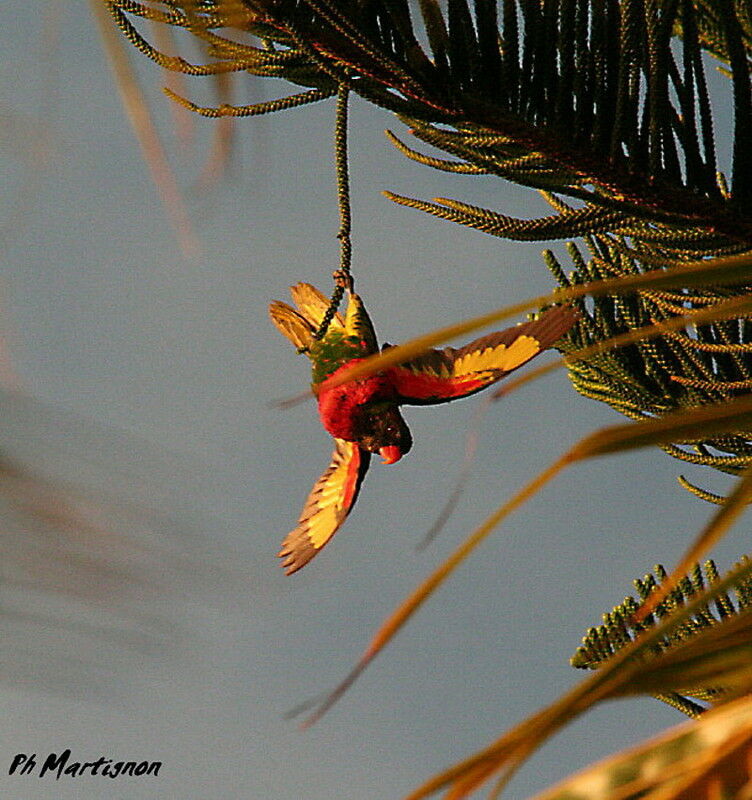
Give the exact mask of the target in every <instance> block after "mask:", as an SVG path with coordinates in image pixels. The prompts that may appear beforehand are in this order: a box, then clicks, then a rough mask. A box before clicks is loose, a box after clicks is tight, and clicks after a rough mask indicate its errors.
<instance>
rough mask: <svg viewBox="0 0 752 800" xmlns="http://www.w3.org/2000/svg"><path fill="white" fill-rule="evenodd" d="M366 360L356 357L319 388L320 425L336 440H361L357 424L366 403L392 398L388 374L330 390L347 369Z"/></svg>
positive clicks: (373, 376)
mask: <svg viewBox="0 0 752 800" xmlns="http://www.w3.org/2000/svg"><path fill="white" fill-rule="evenodd" d="M359 361H363V359H362V358H354V359H352V360H350V361H348V362H347V363H346V364H343V365H342V366H341V367H340V368H339V369H338V370H336V372H333V373H332V374H331V375H330V376H329V378H327V379H326V380H325V381H324V382H323V383H322V384H321V386H320V387H319V392H318V396H319V416H320V417H321V423H322V425H323V426H324V428H326V430H327V431H328V432H329V433H331V435H332V436H334V437H335V439H344V440H345V441H348V442H356V441H358V434H359V431H358V423H359V417H360V413H361V410H362V408H363V406H364V405H365V404H366V403H371V402H374V401H378V400H386V399H389V398H391V397H392V396H393V394H394V390H393V388H392V385H391V382H390V381H389V379H388V378H387V377H386V376H385V375H369V376H367V377H365V378H362V379H361V380H357V381H351V382H348V383H343V384H341V385H340V386H335V387H334V388H333V389H328V388H327V384H328V383H329V382H330V381H331V380H332V379H333V378H334V377H335V376H336V375H338V374H339V373H340V372H341V371H342V370H343V369H345V368H346V367H350V366H352V365H353V364H357V363H358V362H359Z"/></svg>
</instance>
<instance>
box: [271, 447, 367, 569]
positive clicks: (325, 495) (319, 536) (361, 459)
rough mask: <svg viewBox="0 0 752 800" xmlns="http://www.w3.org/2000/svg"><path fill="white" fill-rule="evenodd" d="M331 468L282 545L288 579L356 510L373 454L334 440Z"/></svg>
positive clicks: (316, 487)
mask: <svg viewBox="0 0 752 800" xmlns="http://www.w3.org/2000/svg"><path fill="white" fill-rule="evenodd" d="M334 441H335V448H334V452H333V453H332V461H331V464H329V466H328V467H327V468H326V470H325V471H324V474H323V475H322V476H321V477H320V478H319V479H318V480H317V481H316V483H315V484H314V486H313V489H312V490H311V493H310V494H309V495H308V499H307V500H306V502H305V505H304V506H303V511H302V512H301V514H300V518H299V520H298V524H297V526H296V527H295V528H294V529H293V530H292V531H290V533H288V534H287V536H286V537H285V539H284V541H283V542H282V549H281V550H280V552H279V557H280V558H283V559H284V561H283V562H282V566H283V567H284V568H285V571H286V573H287V574H288V575H292V573H293V572H297V571H298V570H299V569H300V568H301V567H303V566H305V565H306V564H307V563H308V562H309V561H310V560H311V559H312V558H313V557H314V556H315V555H316V553H318V552H319V550H321V548H322V547H323V546H324V545H325V544H326V543H327V542H328V541H329V540H330V539H331V538H332V536H334V534H335V533H336V532H337V530H338V529H339V527H340V526H341V525H342V523H343V522H344V521H345V519H346V518H347V515H348V514H349V513H350V509H351V508H352V507H353V504H354V503H355V500H356V499H357V496H358V491H359V490H360V485H361V483H362V482H363V478H364V477H365V474H366V471H367V470H368V464H369V462H370V459H371V456H370V453H367V452H365V451H363V450H361V449H360V448H359V447H358V445H357V444H354V443H353V442H346V441H344V440H343V439H335V440H334Z"/></svg>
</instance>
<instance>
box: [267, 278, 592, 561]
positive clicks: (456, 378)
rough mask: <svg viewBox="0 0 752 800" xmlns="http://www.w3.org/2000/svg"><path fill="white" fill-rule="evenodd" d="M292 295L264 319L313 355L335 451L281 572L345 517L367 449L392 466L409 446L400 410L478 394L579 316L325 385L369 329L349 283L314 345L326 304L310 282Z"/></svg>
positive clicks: (548, 317)
mask: <svg viewBox="0 0 752 800" xmlns="http://www.w3.org/2000/svg"><path fill="white" fill-rule="evenodd" d="M290 293H291V294H292V299H293V301H294V302H295V304H296V305H297V307H298V310H297V311H296V310H295V309H294V308H292V307H291V306H289V305H287V303H282V302H280V301H274V302H273V303H271V305H270V306H269V315H270V316H271V319H272V322H273V323H274V324H275V325H276V326H277V328H278V329H279V330H280V332H281V333H282V334H284V335H285V336H286V337H287V338H288V339H289V340H290V341H291V342H292V343H293V344H294V345H295V347H297V348H298V349H299V350H303V351H304V352H306V354H307V355H308V357H309V358H310V359H311V363H312V368H313V377H312V389H313V393H314V395H316V397H317V399H318V406H319V416H320V417H321V422H322V423H323V425H324V428H326V430H327V431H328V432H329V433H330V434H331V435H332V436H333V437H334V453H333V454H332V461H331V464H330V465H329V466H328V467H327V469H326V471H325V472H324V474H323V475H322V476H321V477H320V478H319V479H318V481H316V483H315V484H314V486H313V489H312V491H311V493H310V494H309V495H308V499H307V500H306V502H305V505H304V506H303V511H302V513H301V515H300V518H299V520H298V524H297V526H296V527H295V528H294V529H293V530H292V531H291V532H290V533H288V534H287V536H286V537H285V539H284V541H283V542H282V549H281V551H280V553H279V556H280V558H283V559H284V561H283V562H282V566H283V567H284V568H285V570H286V572H287V574H288V575H291V574H292V573H293V572H297V571H298V570H299V569H300V568H301V567H303V566H305V565H306V564H307V563H308V562H309V561H310V560H311V559H312V558H313V557H314V556H315V555H316V553H318V552H319V550H321V548H322V547H323V546H324V545H325V544H326V543H327V542H328V541H329V539H331V538H332V536H333V535H334V534H335V533H336V531H337V530H338V528H339V527H340V526H341V525H342V523H343V522H344V521H345V519H346V517H347V515H348V514H349V513H350V510H351V509H352V507H353V505H354V503H355V501H356V499H357V497H358V492H359V491H360V486H361V484H362V483H363V478H365V475H366V472H367V471H368V466H369V463H370V461H371V453H379V454H380V455H381V457H382V459H383V463H385V464H393V463H394V462H395V461H399V459H400V458H402V456H403V455H405V453H407V452H408V451H409V450H410V448H411V447H412V436H411V435H410V429H409V428H408V427H407V423H406V422H405V420H404V419H403V417H402V414H401V413H400V410H399V406H400V405H403V404H410V405H435V404H438V403H447V402H450V401H451V400H456V399H457V398H460V397H467V396H468V395H471V394H475V392H479V391H480V390H481V389H485V388H486V387H487V386H490V385H491V384H493V383H496V382H497V381H499V380H501V379H502V378H503V377H505V376H506V375H508V374H509V373H510V372H512V371H513V370H515V369H517V367H520V366H522V365H523V364H525V363H526V362H527V361H530V359H531V358H533V357H535V356H536V355H538V353H540V352H542V351H543V350H545V349H546V348H547V347H550V346H551V345H552V344H553V343H554V342H556V341H557V340H558V339H560V338H561V337H562V336H563V335H564V334H565V333H566V332H567V331H568V330H569V329H570V328H571V327H572V325H574V323H575V322H576V320H577V319H578V315H577V313H576V312H575V311H574V310H573V309H572V308H570V307H569V306H555V307H553V308H550V309H548V310H547V311H545V312H543V313H542V314H541V315H540V316H539V318H538V319H536V320H534V321H532V322H525V323H522V324H521V325H517V326H515V327H512V328H507V329H506V330H504V331H499V332H497V333H490V334H488V335H487V336H481V337H480V338H479V339H475V340H474V341H472V342H470V344H467V345H465V346H464V347H461V348H460V349H458V350H456V349H454V348H452V347H445V348H444V349H443V350H429V351H428V352H427V353H424V354H423V355H420V356H418V357H417V358H413V359H411V360H409V361H405V362H404V363H402V364H399V365H397V366H394V367H390V368H388V369H385V370H383V371H381V372H378V373H376V374H374V375H368V376H366V377H363V378H360V379H359V380H356V381H350V382H347V383H344V384H341V385H340V386H335V387H333V388H329V387H328V383H330V382H331V381H330V380H329V379H330V378H333V377H334V376H335V375H337V374H338V373H339V372H341V371H342V370H343V369H344V368H345V367H348V366H350V365H352V364H354V363H356V362H358V361H361V360H362V359H364V358H366V357H367V356H370V355H372V354H373V353H377V352H378V350H379V346H378V343H377V340H376V333H375V331H374V328H373V324H372V323H371V320H370V318H369V316H368V313H367V312H366V309H365V306H364V305H363V301H362V300H361V299H360V297H359V296H358V295H357V294H355V292H353V291H352V283H351V282H350V283H349V289H348V295H349V302H348V306H347V313H346V315H345V318H344V319H343V318H342V316H341V314H335V315H334V317H333V318H332V321H331V323H330V324H329V327H328V328H327V330H326V333H325V334H324V336H323V337H322V338H321V340H316V339H315V338H314V333H315V332H316V331H317V330H318V328H319V326H320V325H321V321H322V319H323V317H324V314H325V313H326V311H327V308H328V307H329V300H328V298H326V297H325V296H324V295H323V294H321V292H319V291H318V290H317V289H315V288H314V287H313V286H311V285H310V284H308V283H298V284H296V285H295V286H292V287H290ZM388 347H391V345H388V344H385V345H384V349H387V348H388Z"/></svg>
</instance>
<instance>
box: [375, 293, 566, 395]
mask: <svg viewBox="0 0 752 800" xmlns="http://www.w3.org/2000/svg"><path fill="white" fill-rule="evenodd" d="M577 319H578V314H577V312H576V311H574V309H572V308H570V307H569V306H556V307H554V308H551V309H549V310H548V311H545V312H544V313H543V314H542V315H541V316H540V317H539V318H538V319H536V320H533V321H532V322H524V323H523V324H521V325H515V326H514V327H512V328H507V329H506V330H503V331H498V332H497V333H490V334H488V335H487V336H481V337H480V338H479V339H475V340H474V341H472V342H470V344H466V345H465V346H464V347H461V348H460V349H458V350H456V349H455V348H453V347H445V348H444V349H443V350H429V351H428V352H427V353H425V354H423V355H422V356H418V357H417V358H414V359H412V360H410V361H406V362H405V363H404V364H400V365H399V366H397V367H392V368H391V369H390V370H388V373H389V376H390V378H391V380H392V383H393V385H394V387H395V389H396V390H397V394H398V395H399V397H400V400H399V402H401V403H412V404H414V405H431V404H434V403H446V402H449V401H450V400H454V399H456V398H458V397H467V396H468V395H470V394H474V393H475V392H479V391H480V390H481V389H484V388H485V387H486V386H490V385H491V384H492V383H495V382H496V381H498V380H501V378H503V377H504V376H505V375H508V374H509V373H510V372H512V371H513V370H515V369H517V368H518V367H521V366H522V365H523V364H525V363H527V362H528V361H530V359H531V358H534V357H535V356H536V355H538V353H540V352H542V351H543V350H545V349H546V348H547V347H550V346H551V345H552V344H553V343H554V342H555V341H557V340H558V339H560V338H561V337H562V336H563V335H564V334H565V333H566V332H567V331H568V330H569V329H570V328H571V327H572V325H574V323H575V322H576V321H577Z"/></svg>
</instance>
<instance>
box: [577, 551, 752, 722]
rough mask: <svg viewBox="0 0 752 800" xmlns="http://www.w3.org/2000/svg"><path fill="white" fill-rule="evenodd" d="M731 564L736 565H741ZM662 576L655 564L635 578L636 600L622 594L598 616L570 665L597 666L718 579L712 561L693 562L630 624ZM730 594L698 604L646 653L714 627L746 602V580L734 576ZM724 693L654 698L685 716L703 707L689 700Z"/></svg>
mask: <svg viewBox="0 0 752 800" xmlns="http://www.w3.org/2000/svg"><path fill="white" fill-rule="evenodd" d="M745 560H746V559H745ZM736 566H737V568H738V567H740V566H741V564H737V565H736ZM666 576H667V573H666V570H665V569H664V568H663V567H662V566H661V565H660V564H659V565H657V566H656V567H655V574H648V575H646V576H645V577H644V578H642V579H639V578H638V579H637V580H635V582H634V586H635V589H636V590H637V598H635V597H632V596H630V597H625V598H624V601H623V602H622V603H620V604H619V605H618V606H615V607H614V609H613V610H612V611H610V612H609V613H607V614H604V615H603V624H602V625H599V626H598V627H597V628H590V629H589V630H588V632H587V634H586V635H585V636H584V637H583V640H582V645H581V646H580V647H579V648H578V649H577V652H576V653H575V654H574V655H573V656H572V658H571V664H572V666H573V667H577V668H579V669H597V668H598V666H599V665H600V664H601V663H602V662H603V661H605V660H606V659H608V658H610V657H611V656H612V655H613V654H614V653H616V652H618V651H619V650H621V649H622V647H624V646H625V645H627V644H629V643H630V642H632V641H633V640H634V639H635V638H636V637H637V636H639V635H640V634H641V633H643V632H644V631H646V630H647V629H649V628H652V627H654V626H655V625H656V624H657V622H658V621H659V620H662V619H667V618H670V617H671V615H672V614H674V613H675V612H676V611H677V609H681V608H682V607H683V606H684V605H685V604H687V603H688V602H690V600H692V599H693V598H695V597H697V596H699V595H701V594H702V593H703V592H704V591H705V590H706V589H707V588H708V587H709V586H712V585H713V584H714V583H717V582H718V580H719V575H718V570H717V568H716V565H715V563H714V562H713V561H712V560H709V561H706V562H705V564H704V568H703V567H701V566H700V565H699V564H696V565H695V568H694V570H693V571H692V574H691V575H687V576H685V577H684V579H683V580H681V581H680V582H679V584H678V586H677V587H676V588H675V589H673V590H672V591H671V592H670V593H669V595H668V597H667V598H666V599H665V600H664V601H663V602H661V603H659V604H658V606H657V607H656V609H655V612H654V613H653V614H650V615H648V616H647V617H646V618H645V619H644V620H642V621H641V622H636V621H635V614H636V612H637V610H638V608H639V607H640V606H641V605H642V603H643V602H644V601H645V600H646V598H647V597H648V596H649V595H650V594H651V593H652V592H653V590H654V589H655V588H656V587H658V586H660V584H661V583H662V582H663V581H664V580H665V578H666ZM733 592H734V595H735V597H736V602H734V601H733V600H732V599H731V597H730V596H729V595H728V593H726V592H723V593H721V594H720V595H717V596H716V598H715V600H714V601H713V603H712V605H711V604H708V605H706V606H704V607H703V608H701V609H700V610H699V611H698V612H697V613H695V614H693V615H692V616H691V617H690V618H689V619H688V620H686V621H685V622H684V623H682V625H680V626H679V627H678V628H677V629H675V630H674V631H672V633H671V634H670V635H669V636H666V637H664V638H663V639H662V640H661V641H660V642H657V643H656V644H655V645H654V647H653V648H652V651H651V655H652V656H653V657H655V656H658V655H659V654H661V653H664V652H666V651H667V650H670V649H671V648H673V647H676V646H677V645H678V644H681V643H682V642H687V641H689V640H691V639H693V638H694V637H695V636H697V634H698V633H699V632H700V631H702V630H705V629H707V628H710V627H712V626H714V625H719V624H721V623H723V622H724V621H726V620H729V619H731V618H732V617H734V616H736V615H737V614H740V613H742V612H743V611H745V610H747V609H749V607H750V606H752V579H750V577H749V576H745V577H742V578H740V579H739V580H738V582H737V583H736V584H735V585H734V587H733ZM728 691H729V688H728V687H724V686H697V687H692V688H691V689H686V688H685V689H684V690H683V692H681V693H680V692H679V691H676V692H670V693H663V694H658V695H656V696H657V697H658V698H659V699H661V700H663V701H664V702H666V703H668V704H669V705H672V706H674V708H677V709H679V710H680V711H683V712H684V713H685V714H687V715H688V716H691V717H697V716H699V715H700V713H702V711H704V710H705V707H704V706H702V705H700V704H698V703H696V702H694V701H693V700H691V699H690V698H694V699H695V700H702V701H703V702H713V701H715V700H717V699H718V698H719V697H720V696H722V695H724V694H726V693H727V692H728Z"/></svg>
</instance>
